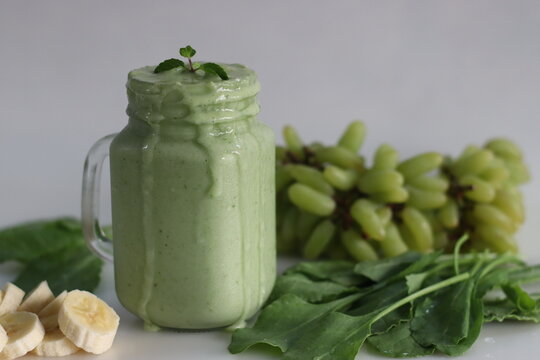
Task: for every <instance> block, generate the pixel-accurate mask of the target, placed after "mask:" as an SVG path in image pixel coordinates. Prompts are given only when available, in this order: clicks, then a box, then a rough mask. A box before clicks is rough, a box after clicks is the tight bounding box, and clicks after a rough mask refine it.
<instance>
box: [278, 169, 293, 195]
mask: <svg viewBox="0 0 540 360" xmlns="http://www.w3.org/2000/svg"><path fill="white" fill-rule="evenodd" d="M291 182H292V176H291V174H289V171H288V170H287V168H286V167H284V166H278V167H277V168H276V192H280V191H281V190H283V189H284V188H285V187H286V186H287V185H289V184H290V183H291Z"/></svg>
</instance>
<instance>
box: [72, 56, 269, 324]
mask: <svg viewBox="0 0 540 360" xmlns="http://www.w3.org/2000/svg"><path fill="white" fill-rule="evenodd" d="M224 66H225V67H226V70H227V71H228V73H229V77H230V79H229V80H221V79H219V78H217V77H216V76H215V75H199V74H194V73H189V72H187V71H182V70H181V69H173V70H170V71H166V72H163V73H159V74H154V73H153V67H143V68H140V69H136V70H133V71H131V72H130V73H129V75H128V82H127V85H126V87H127V92H128V107H127V114H128V116H129V121H128V124H127V126H126V127H125V128H124V129H123V130H122V131H121V132H120V133H118V134H113V135H109V136H106V137H104V138H103V139H101V140H99V141H98V142H97V143H96V144H95V145H94V146H93V147H92V148H91V150H90V152H89V154H88V157H87V159H86V163H85V168H84V175H83V194H82V222H83V231H84V235H85V238H86V240H87V243H88V245H89V247H90V248H91V249H92V250H93V251H94V252H95V253H96V254H98V255H99V256H101V257H102V258H104V259H106V260H109V261H113V262H114V273H115V287H116V293H117V295H118V298H119V300H120V302H121V303H122V305H123V306H124V307H126V308H127V309H128V310H129V311H130V312H132V313H134V314H136V315H137V316H139V317H140V318H141V319H143V320H144V321H145V324H146V325H147V328H149V329H155V328H158V327H170V328H178V329H211V328H219V327H225V326H236V325H239V324H241V323H242V322H243V321H244V320H245V319H247V318H249V317H251V316H252V315H253V314H254V313H255V312H256V311H257V310H258V309H259V308H260V306H261V305H262V304H263V303H264V301H265V300H266V298H267V297H268V295H269V293H270V291H271V289H272V286H273V284H274V281H275V276H276V254H275V185H274V184H275V180H274V171H275V148H274V135H273V133H272V131H271V130H270V129H269V128H268V127H267V126H265V125H264V124H262V123H261V122H260V121H259V120H258V119H257V118H256V115H257V114H258V112H259V106H258V103H257V100H256V94H257V93H258V91H259V83H258V81H257V79H256V76H255V73H254V72H253V71H252V70H249V69H248V68H246V67H244V66H242V65H236V64H235V65H224ZM107 156H109V158H110V170H111V198H112V201H111V203H112V227H113V234H114V240H111V239H108V238H107V237H106V236H105V235H104V232H103V231H102V229H101V227H100V224H99V221H98V203H99V184H100V174H101V167H102V163H103V161H104V159H105V158H106V157H107ZM113 254H114V256H113Z"/></svg>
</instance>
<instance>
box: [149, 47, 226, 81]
mask: <svg viewBox="0 0 540 360" xmlns="http://www.w3.org/2000/svg"><path fill="white" fill-rule="evenodd" d="M179 53H180V55H181V56H183V57H185V58H186V59H187V60H188V63H187V64H186V63H184V62H183V61H182V60H180V59H175V58H171V59H167V60H164V61H162V62H161V63H159V65H158V66H156V68H155V69H154V73H155V74H158V73H161V72H164V71H168V70H172V69H175V68H178V67H182V68H184V69H186V70H188V71H190V72H192V73H194V72H196V71H199V70H202V71H204V72H205V73H207V74H208V73H209V74H216V75H217V76H219V77H220V78H221V80H229V75H227V72H226V71H225V69H223V68H222V67H221V66H219V65H218V64H216V63H213V62H207V63H202V64H201V63H199V62H192V61H191V58H192V57H193V56H195V54H196V53H197V50H195V49H194V48H192V47H191V45H188V46H186V47H183V48H180V50H179Z"/></svg>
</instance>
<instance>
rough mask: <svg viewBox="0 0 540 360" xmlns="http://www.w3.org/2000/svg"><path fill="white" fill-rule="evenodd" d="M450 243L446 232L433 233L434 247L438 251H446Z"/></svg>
mask: <svg viewBox="0 0 540 360" xmlns="http://www.w3.org/2000/svg"><path fill="white" fill-rule="evenodd" d="M449 243H450V240H449V239H448V233H447V232H446V231H436V232H434V233H433V247H434V248H435V249H436V250H439V249H445V248H446V247H447V246H448V244H449Z"/></svg>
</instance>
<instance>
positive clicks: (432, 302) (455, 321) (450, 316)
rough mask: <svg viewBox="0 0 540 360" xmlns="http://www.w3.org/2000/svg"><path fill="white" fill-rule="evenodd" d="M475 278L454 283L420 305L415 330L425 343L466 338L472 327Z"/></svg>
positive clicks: (448, 341)
mask: <svg viewBox="0 0 540 360" xmlns="http://www.w3.org/2000/svg"><path fill="white" fill-rule="evenodd" d="M474 285H475V284H474V280H473V279H468V280H467V281H464V282H461V283H458V284H455V285H452V286H450V287H448V288H445V289H443V290H441V291H439V292H437V293H435V294H433V295H432V296H430V297H426V298H424V299H423V300H421V301H420V303H419V304H418V305H417V306H416V308H415V312H414V317H413V319H412V320H411V332H412V334H413V337H414V338H415V340H416V341H417V342H418V343H419V344H421V345H422V346H426V347H428V346H431V345H434V346H435V347H436V348H437V349H439V350H440V348H441V346H444V345H453V344H457V343H459V342H460V341H461V340H462V339H464V338H466V337H467V335H468V331H469V321H470V310H471V309H470V306H471V295H472V293H473V290H474Z"/></svg>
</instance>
